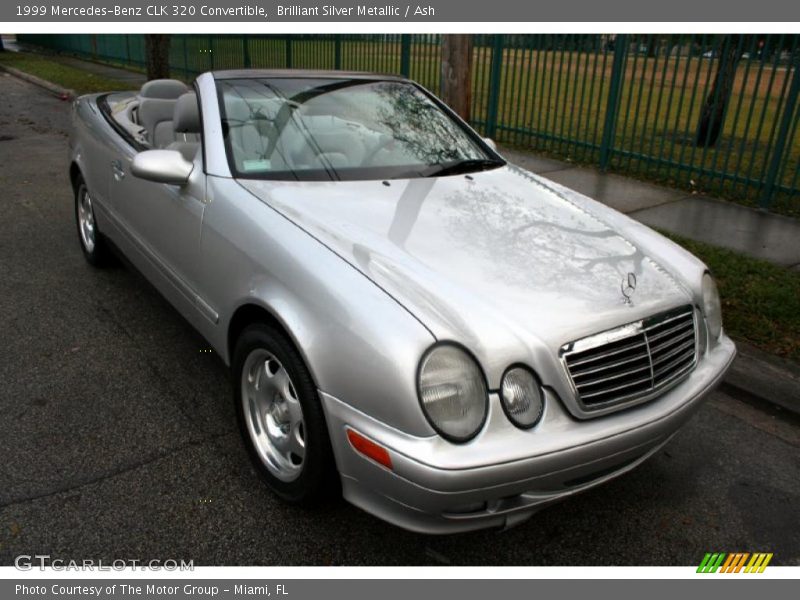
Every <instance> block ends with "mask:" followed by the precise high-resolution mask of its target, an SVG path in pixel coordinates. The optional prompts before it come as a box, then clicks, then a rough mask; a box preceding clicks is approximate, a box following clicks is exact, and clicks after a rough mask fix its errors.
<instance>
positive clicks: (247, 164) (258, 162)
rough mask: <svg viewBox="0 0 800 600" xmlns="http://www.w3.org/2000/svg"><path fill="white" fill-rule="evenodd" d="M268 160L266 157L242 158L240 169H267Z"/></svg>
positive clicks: (268, 167) (268, 165) (268, 166)
mask: <svg viewBox="0 0 800 600" xmlns="http://www.w3.org/2000/svg"><path fill="white" fill-rule="evenodd" d="M269 169H270V162H269V161H268V160H266V159H253V160H243V161H242V170H244V171H269Z"/></svg>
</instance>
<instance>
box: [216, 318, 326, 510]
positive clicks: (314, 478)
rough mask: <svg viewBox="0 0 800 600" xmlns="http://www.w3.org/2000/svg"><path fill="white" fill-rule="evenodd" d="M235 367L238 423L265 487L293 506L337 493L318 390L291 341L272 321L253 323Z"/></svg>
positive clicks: (241, 341) (242, 341) (242, 339)
mask: <svg viewBox="0 0 800 600" xmlns="http://www.w3.org/2000/svg"><path fill="white" fill-rule="evenodd" d="M232 369H233V382H234V402H235V404H236V414H237V417H238V421H239V427H240V429H241V433H242V437H243V438H244V442H245V446H246V447H247V450H248V453H249V454H250V458H251V460H252V462H253V464H254V465H255V467H256V470H257V471H258V473H259V475H261V477H262V479H263V480H264V482H265V483H266V484H267V486H268V487H269V488H270V489H271V490H272V491H273V492H275V493H276V494H277V495H278V496H280V497H281V498H283V499H284V500H286V501H288V502H291V503H294V504H313V503H316V502H318V501H320V500H323V499H325V498H327V497H330V496H332V495H333V494H332V493H333V492H338V478H337V473H336V468H335V464H334V460H333V452H332V450H331V444H330V438H329V437H328V429H327V425H326V423H325V415H324V413H323V411H322V406H321V404H320V401H319V397H318V395H317V389H316V386H315V385H314V382H313V380H312V378H311V375H310V373H309V371H308V369H307V368H306V366H305V364H304V363H303V360H302V357H301V356H300V354H299V353H298V352H297V350H296V349H295V347H294V344H293V343H292V342H291V340H289V339H288V338H287V337H286V335H284V334H283V333H282V332H280V331H279V330H277V329H276V328H274V327H271V326H269V325H266V324H260V323H259V324H254V325H250V326H249V327H247V328H246V329H245V330H244V331H243V332H242V334H241V335H240V336H239V340H238V341H237V343H236V349H235V351H234V356H233V361H232Z"/></svg>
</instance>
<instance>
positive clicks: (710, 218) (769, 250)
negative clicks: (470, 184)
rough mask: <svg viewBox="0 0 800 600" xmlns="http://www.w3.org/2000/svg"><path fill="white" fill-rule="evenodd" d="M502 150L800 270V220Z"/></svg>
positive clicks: (671, 222)
mask: <svg viewBox="0 0 800 600" xmlns="http://www.w3.org/2000/svg"><path fill="white" fill-rule="evenodd" d="M502 154H503V155H504V156H505V157H506V158H508V159H509V160H510V161H511V162H513V163H515V164H517V165H519V166H521V167H523V168H525V169H528V170H529V171H533V172H534V173H537V174H539V175H543V176H545V177H547V178H548V179H552V180H553V181H556V182H558V183H560V184H562V185H565V186H567V187H569V188H572V189H574V190H577V191H578V192H581V193H582V194H585V195H587V196H589V197H591V198H594V199H595V200H599V201H600V202H602V203H603V204H607V205H608V206H611V207H612V208H615V209H617V210H619V211H621V212H623V213H626V214H627V215H629V216H631V217H633V218H634V219H636V220H638V221H641V222H642V223H645V224H646V225H649V226H651V227H657V228H659V229H664V230H666V231H669V232H672V233H675V234H678V235H682V236H684V237H687V238H690V239H693V240H697V241H699V242H706V243H708V244H712V245H714V246H722V247H724V248H730V249H731V250H736V251H738V252H741V253H743V254H747V255H750V256H754V257H756V258H760V259H763V260H767V261H769V262H773V263H775V264H778V265H781V266H784V267H788V268H791V269H794V270H796V271H798V272H800V221H798V220H796V219H792V218H790V217H784V216H781V215H775V214H771V213H767V212H764V211H760V210H756V209H754V208H749V207H746V206H741V205H738V204H734V203H733V202H725V201H723V200H717V199H715V198H709V197H707V196H699V195H692V194H688V193H686V192H682V191H679V190H675V189H671V188H666V187H662V186H659V185H655V184H652V183H646V182H643V181H638V180H636V179H631V178H629V177H624V176H622V175H614V174H611V173H601V172H599V171H598V170H597V169H594V168H592V167H578V166H575V165H573V164H570V163H567V162H562V161H558V160H553V159H551V158H544V157H540V156H536V155H535V154H530V153H527V152H520V151H518V150H511V149H506V148H503V149H502Z"/></svg>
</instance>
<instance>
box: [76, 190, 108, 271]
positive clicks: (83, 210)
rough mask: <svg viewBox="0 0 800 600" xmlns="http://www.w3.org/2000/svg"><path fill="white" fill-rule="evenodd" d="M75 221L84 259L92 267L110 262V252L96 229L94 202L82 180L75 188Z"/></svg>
mask: <svg viewBox="0 0 800 600" xmlns="http://www.w3.org/2000/svg"><path fill="white" fill-rule="evenodd" d="M75 221H76V224H77V225H78V239H79V240H80V243H81V250H83V256H84V257H85V258H86V261H87V262H88V263H89V264H90V265H92V266H93V267H103V266H106V265H108V264H110V263H111V262H112V256H111V252H110V251H109V250H108V247H107V246H106V244H105V240H104V239H103V237H102V236H101V235H100V232H99V231H98V229H97V220H96V219H95V214H94V203H93V201H92V196H91V194H90V193H89V188H87V187H86V183H84V182H83V181H82V180H80V181H78V185H77V187H76V188H75Z"/></svg>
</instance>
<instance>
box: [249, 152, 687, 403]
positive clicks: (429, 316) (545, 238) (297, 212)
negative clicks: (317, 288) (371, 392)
mask: <svg viewBox="0 0 800 600" xmlns="http://www.w3.org/2000/svg"><path fill="white" fill-rule="evenodd" d="M240 183H241V185H243V186H244V187H245V188H246V189H248V190H249V191H250V192H252V193H253V194H255V195H256V196H258V197H259V198H260V199H261V200H263V201H264V202H266V203H267V204H269V205H270V206H272V207H273V208H274V209H275V210H277V211H279V212H280V213H282V214H283V215H284V216H286V217H287V218H288V219H290V220H291V221H293V222H295V223H296V224H297V225H299V226H300V227H301V228H303V229H305V230H306V231H307V232H308V233H309V234H311V235H312V236H314V237H316V238H317V239H318V240H319V241H320V242H321V243H323V244H325V245H327V246H328V247H329V248H331V249H332V250H333V251H334V252H336V253H338V254H339V255H340V256H341V257H342V258H344V259H345V260H346V261H347V262H349V263H350V264H351V265H352V266H354V267H355V268H357V269H359V270H360V271H361V272H362V273H363V274H364V275H365V276H367V277H369V278H370V279H371V280H373V281H374V282H375V283H376V284H377V285H379V286H381V287H382V288H383V289H384V290H385V291H386V292H387V293H388V294H390V295H391V296H392V297H394V298H395V299H396V300H397V301H398V302H399V303H400V304H402V305H403V306H404V307H405V308H406V309H407V310H408V311H410V312H411V313H412V314H413V315H414V316H415V317H416V318H417V319H418V320H419V321H420V322H421V323H422V324H423V325H425V326H426V327H427V328H428V329H429V330H430V331H431V333H432V334H433V335H434V336H435V337H436V338H437V339H440V340H441V339H449V340H454V341H457V342H460V343H462V344H464V345H465V346H466V347H468V348H470V350H471V351H473V352H474V353H475V354H476V355H477V356H478V358H479V359H480V360H481V362H482V363H483V364H484V368H485V369H486V370H487V375H488V376H489V382H490V385H491V386H493V387H494V386H496V384H497V382H498V380H499V376H500V374H502V370H503V369H504V368H505V367H507V366H508V364H510V363H511V362H513V361H515V360H537V359H541V360H545V358H544V356H540V357H536V356H531V352H533V353H534V354H536V352H535V350H536V349H539V350H541V349H543V348H546V349H547V350H548V354H549V357H548V358H549V359H550V360H552V357H553V356H557V355H558V350H559V348H560V347H561V346H562V345H563V344H564V343H566V342H569V341H572V340H574V339H577V338H579V337H583V336H585V335H588V334H590V333H594V332H597V331H601V330H603V329H606V328H609V327H613V326H616V325H620V324H623V323H628V322H631V321H634V320H637V319H639V318H642V317H644V316H647V315H650V314H653V313H655V312H658V311H660V310H664V309H667V308H671V307H674V306H677V305H681V304H689V303H691V293H690V291H689V290H688V289H687V288H685V287H684V285H683V284H681V283H680V282H679V280H678V278H677V277H676V276H675V275H674V274H670V273H669V272H668V271H667V270H666V269H665V268H663V267H662V266H661V265H660V264H659V263H658V262H657V260H656V259H655V257H654V256H652V255H650V254H648V253H646V252H645V251H644V250H643V249H642V248H640V247H639V246H638V245H637V244H636V243H634V242H633V241H632V240H631V239H628V238H626V237H623V235H622V234H620V232H619V231H618V230H617V229H615V228H614V227H613V226H611V225H609V224H608V223H607V222H606V221H604V220H603V219H601V218H600V217H598V216H596V214H594V213H593V212H592V211H591V210H590V209H587V206H583V205H581V203H580V202H576V201H574V199H570V198H569V197H568V196H567V195H565V194H564V193H561V192H560V191H559V189H560V188H559V187H558V186H556V185H555V184H552V183H551V182H549V181H547V180H546V179H543V178H541V177H538V176H535V175H532V174H530V173H528V172H526V171H523V170H522V169H519V168H516V167H512V166H507V167H503V168H499V169H494V170H491V171H485V172H481V173H475V174H472V175H470V176H466V177H465V176H463V175H456V176H448V177H434V178H421V179H409V180H391V181H386V182H381V181H354V182H276V181H263V180H262V181H256V180H242V181H240ZM589 208H591V207H589ZM629 273H633V274H634V275H635V278H636V289H635V290H633V291H632V292H630V290H629V292H630V295H631V299H630V302H626V298H625V297H624V296H623V292H622V287H623V285H624V283H623V282H627V281H628V274H629Z"/></svg>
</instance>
